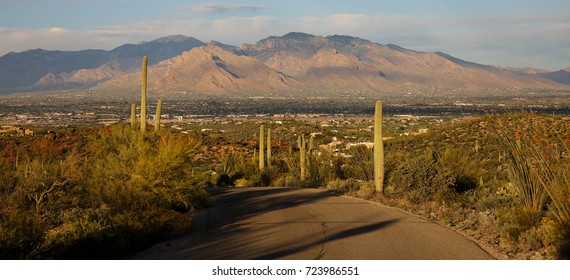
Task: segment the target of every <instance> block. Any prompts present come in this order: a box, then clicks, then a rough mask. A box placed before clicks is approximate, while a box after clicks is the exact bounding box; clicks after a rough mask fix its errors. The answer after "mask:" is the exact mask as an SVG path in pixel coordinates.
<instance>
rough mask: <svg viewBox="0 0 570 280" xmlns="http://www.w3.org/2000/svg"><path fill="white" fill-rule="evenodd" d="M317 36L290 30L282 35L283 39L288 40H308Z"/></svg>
mask: <svg viewBox="0 0 570 280" xmlns="http://www.w3.org/2000/svg"><path fill="white" fill-rule="evenodd" d="M315 37H317V36H315V35H312V34H307V33H303V32H289V33H287V34H285V35H283V36H281V38H282V39H286V40H306V39H313V38H315Z"/></svg>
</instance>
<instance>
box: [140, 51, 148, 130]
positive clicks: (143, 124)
mask: <svg viewBox="0 0 570 280" xmlns="http://www.w3.org/2000/svg"><path fill="white" fill-rule="evenodd" d="M147 64H148V57H147V56H146V55H145V56H144V57H143V61H142V88H141V95H142V96H141V131H142V132H145V131H146V68H147Z"/></svg>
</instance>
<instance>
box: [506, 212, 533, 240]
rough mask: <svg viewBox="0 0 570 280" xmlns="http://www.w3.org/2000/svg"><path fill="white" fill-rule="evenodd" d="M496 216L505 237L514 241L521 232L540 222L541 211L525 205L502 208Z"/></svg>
mask: <svg viewBox="0 0 570 280" xmlns="http://www.w3.org/2000/svg"><path fill="white" fill-rule="evenodd" d="M497 218H498V222H499V225H500V226H501V228H502V229H503V230H504V232H506V234H507V237H509V238H510V239H511V240H514V241H516V240H518V239H519V236H520V235H521V234H522V233H524V232H525V231H527V230H530V229H531V228H534V227H536V226H538V225H539V224H540V219H541V213H540V212H539V211H536V210H533V209H528V208H525V207H513V208H502V209H501V210H500V211H499V213H498V215H497Z"/></svg>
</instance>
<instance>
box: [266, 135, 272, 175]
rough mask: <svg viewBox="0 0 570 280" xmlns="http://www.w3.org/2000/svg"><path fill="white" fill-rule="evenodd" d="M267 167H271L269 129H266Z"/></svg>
mask: <svg viewBox="0 0 570 280" xmlns="http://www.w3.org/2000/svg"><path fill="white" fill-rule="evenodd" d="M266 156H267V167H271V128H268V129H267V155H266Z"/></svg>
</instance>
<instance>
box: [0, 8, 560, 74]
mask: <svg viewBox="0 0 570 280" xmlns="http://www.w3.org/2000/svg"><path fill="white" fill-rule="evenodd" d="M493 22H494V23H493ZM569 22H570V19H569V18H568V16H566V15H535V16H528V17H526V18H525V17H524V16H512V17H504V18H500V17H497V18H494V19H491V18H489V19H488V20H486V21H481V20H478V19H456V20H440V19H434V18H421V17H415V16H408V15H386V14H381V13H376V14H350V13H339V14H331V15H328V16H322V17H317V16H308V17H300V18H292V19H287V20H285V19H281V18H275V17H267V16H252V17H237V16H232V17H225V18H221V19H208V18H202V17H196V18H191V19H177V20H164V19H163V20H154V21H143V22H135V23H132V24H125V25H114V26H100V27H95V28H92V29H89V30H87V31H82V32H78V31H74V30H67V29H63V28H60V27H52V28H46V29H21V28H20V29H18V28H2V27H0V42H2V44H0V55H3V54H5V53H7V52H9V51H23V50H26V49H32V48H44V49H59V50H78V49H86V48H102V49H111V48H114V47H117V46H119V45H121V44H125V43H136V42H140V41H149V40H153V39H156V38H159V37H162V36H168V35H174V34H183V35H186V36H193V37H196V38H197V39H199V40H202V41H209V40H216V41H220V42H222V43H226V44H233V45H239V44H241V43H253V42H256V41H258V40H260V39H263V38H265V37H268V36H272V35H276V36H280V35H283V34H285V33H287V32H290V31H300V32H306V33H311V34H314V35H325V36H326V35H334V34H339V35H351V36H358V37H361V38H364V39H368V40H370V41H373V42H378V43H381V44H397V45H400V46H402V47H405V48H408V49H413V50H419V51H444V52H447V53H449V54H451V55H454V56H457V57H459V58H462V59H466V60H471V61H474V62H480V63H485V64H497V65H501V66H530V67H540V68H549V69H552V70H556V69H558V68H565V67H568V65H570V63H569V62H568V61H569V60H568V59H569V56H570V36H568V34H570V23H569Z"/></svg>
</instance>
